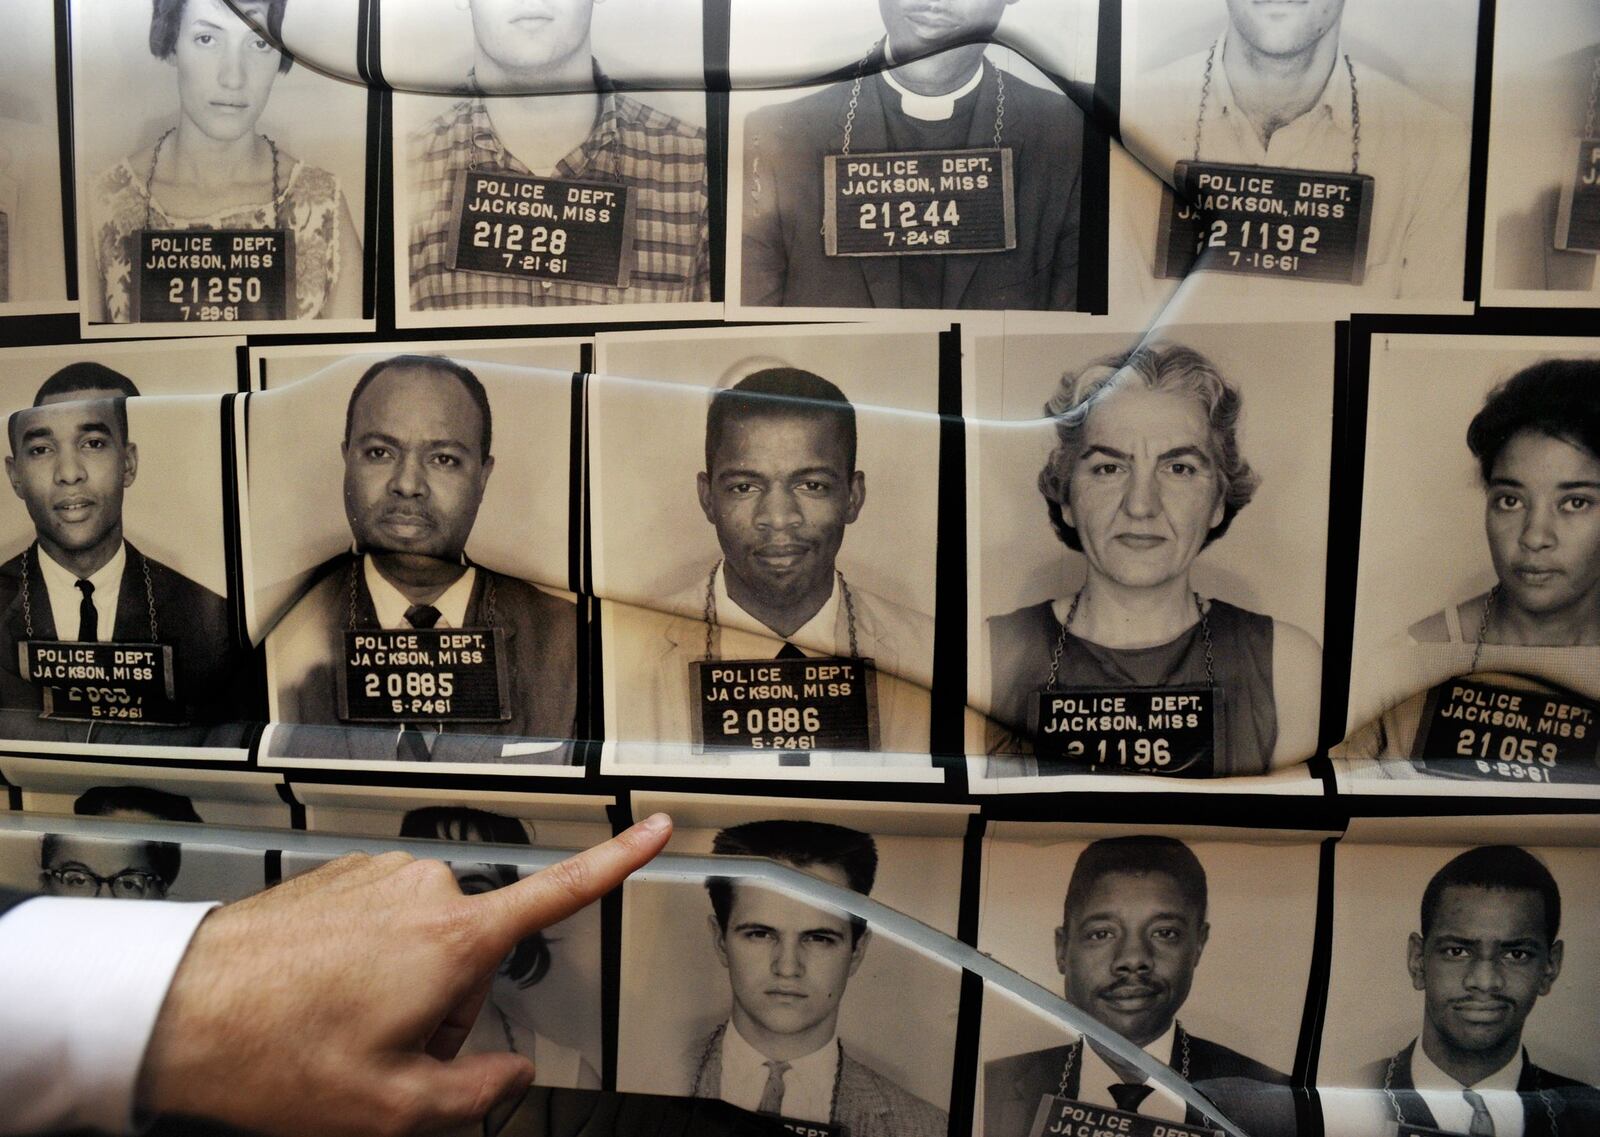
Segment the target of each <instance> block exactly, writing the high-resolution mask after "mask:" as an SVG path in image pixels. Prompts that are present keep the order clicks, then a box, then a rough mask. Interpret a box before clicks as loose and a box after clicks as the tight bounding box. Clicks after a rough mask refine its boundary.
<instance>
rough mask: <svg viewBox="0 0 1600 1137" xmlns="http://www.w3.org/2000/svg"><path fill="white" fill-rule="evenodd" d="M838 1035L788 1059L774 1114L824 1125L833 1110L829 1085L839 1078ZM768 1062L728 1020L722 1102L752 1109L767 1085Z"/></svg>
mask: <svg viewBox="0 0 1600 1137" xmlns="http://www.w3.org/2000/svg"><path fill="white" fill-rule="evenodd" d="M839 1057H840V1051H839V1042H838V1034H837V1033H834V1034H832V1035H829V1036H828V1041H826V1042H824V1043H823V1044H822V1045H821V1046H819V1047H817V1048H816V1049H815V1050H813V1051H812V1052H811V1053H809V1054H803V1055H801V1056H800V1057H799V1058H791V1059H789V1060H788V1061H789V1068H788V1069H787V1070H786V1071H785V1072H784V1075H783V1085H784V1090H783V1104H782V1105H781V1106H779V1108H778V1112H779V1114H781V1115H782V1116H784V1117H787V1118H790V1119H791V1120H794V1121H815V1122H820V1123H822V1124H827V1123H828V1122H829V1121H830V1120H832V1119H831V1118H830V1117H829V1116H828V1115H829V1113H830V1112H831V1110H832V1107H833V1086H834V1082H835V1081H836V1079H837V1078H838V1075H839ZM769 1061H770V1059H769V1058H768V1057H767V1056H766V1055H765V1054H763V1053H761V1051H759V1050H757V1049H756V1048H755V1047H754V1046H752V1045H750V1043H749V1042H748V1041H747V1040H746V1039H745V1037H744V1035H742V1034H740V1033H739V1028H738V1027H737V1026H736V1025H735V1024H734V1022H733V1020H732V1019H731V1018H730V1019H729V1020H728V1022H727V1023H726V1024H725V1025H724V1026H723V1028H722V1100H724V1101H729V1102H732V1104H734V1105H742V1104H743V1102H744V1101H745V1100H749V1101H750V1102H751V1104H750V1105H746V1106H745V1107H744V1108H746V1109H754V1108H755V1105H756V1104H758V1103H759V1102H760V1100H761V1091H762V1088H763V1087H765V1085H766V1083H767V1072H768V1067H767V1063H768V1062H769Z"/></svg>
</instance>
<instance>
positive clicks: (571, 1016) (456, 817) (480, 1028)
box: [283, 787, 611, 1090]
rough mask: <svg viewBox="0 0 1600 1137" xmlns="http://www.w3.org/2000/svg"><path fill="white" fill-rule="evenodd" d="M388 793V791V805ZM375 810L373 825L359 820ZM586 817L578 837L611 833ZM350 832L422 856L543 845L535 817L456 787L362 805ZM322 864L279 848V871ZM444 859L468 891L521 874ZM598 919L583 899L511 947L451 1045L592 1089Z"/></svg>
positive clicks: (597, 1048) (597, 1064)
mask: <svg viewBox="0 0 1600 1137" xmlns="http://www.w3.org/2000/svg"><path fill="white" fill-rule="evenodd" d="M344 788H346V789H349V788H351V787H344ZM508 796H509V795H508ZM398 802H399V799H398V798H397V799H395V800H394V802H393V803H392V804H398ZM602 817H603V814H602ZM378 818H381V819H382V822H381V826H372V825H370V824H366V823H365V822H366V821H370V820H372V819H378ZM588 824H589V827H590V829H591V834H590V835H588V836H584V837H582V838H581V841H582V843H583V844H585V845H588V844H593V843H594V842H596V841H602V840H605V839H606V838H607V837H609V836H610V835H611V827H610V826H609V825H608V824H602V825H599V826H596V825H594V824H593V823H588ZM350 832H353V833H360V834H362V835H364V836H368V835H370V836H374V837H387V838H394V837H399V838H401V839H403V840H405V841H407V842H408V844H407V847H406V848H407V851H408V852H410V853H411V854H412V855H413V856H416V857H428V856H429V855H430V850H429V848H428V845H427V842H430V841H450V842H457V843H468V844H476V843H485V844H492V845H513V846H534V845H537V846H540V847H544V846H547V845H549V844H550V842H549V840H548V839H547V834H546V832H545V829H544V826H542V825H539V824H536V823H530V822H529V821H528V820H526V819H525V818H524V817H521V816H517V815H516V814H514V813H512V812H509V811H502V809H501V807H500V804H499V803H498V802H490V801H488V800H484V799H482V798H481V797H480V798H479V800H478V801H477V802H475V803H472V802H469V800H468V799H467V798H466V797H465V796H464V795H455V796H453V797H450V798H448V799H441V801H440V803H438V804H428V805H424V804H412V805H411V807H410V808H407V809H405V810H404V811H403V812H399V813H390V814H383V813H372V815H371V818H369V819H364V823H363V825H362V827H361V828H357V829H352V830H350ZM483 855H484V856H485V857H493V856H494V852H493V851H492V850H485V851H484V854H483ZM325 863H326V859H325V858H321V857H312V856H309V855H307V854H305V853H298V852H285V853H284V854H283V878H284V879H285V880H289V879H290V878H292V877H295V876H299V875H301V874H303V873H306V872H310V871H312V870H313V869H316V868H318V867H320V866H321V865H323V864H325ZM448 864H449V865H450V868H451V870H452V871H453V872H454V874H455V877H456V883H457V884H459V885H460V887H461V891H462V892H464V893H466V894H467V895H469V896H471V895H481V894H482V893H485V892H491V891H493V890H495V889H498V888H504V887H506V886H507V885H511V884H515V883H516V882H517V880H518V879H520V878H521V877H522V876H523V875H525V870H522V869H519V868H518V867H517V866H516V865H508V864H500V863H496V862H494V861H492V860H484V861H459V860H458V861H450V862H448ZM600 920H601V917H600V908H599V905H594V904H591V905H589V906H587V907H584V908H580V909H579V910H578V911H577V912H574V913H573V914H572V915H571V916H569V917H568V918H567V919H565V920H562V921H560V922H558V923H555V924H551V925H550V926H549V927H547V928H544V929H542V930H540V931H537V932H534V933H533V934H532V935H530V936H528V937H527V938H526V939H524V940H522V941H520V942H519V943H518V944H517V945H516V946H515V947H514V948H512V949H511V952H510V953H509V954H508V955H507V956H506V958H505V960H504V961H503V962H502V963H501V965H500V966H499V968H497V969H496V971H495V973H494V976H493V978H492V979H491V980H490V986H489V990H488V994H487V996H486V997H485V999H484V1002H483V1007H482V1009H481V1010H480V1011H479V1012H478V1017H477V1018H476V1019H475V1020H474V1021H473V1023H472V1026H471V1028H470V1029H469V1030H468V1032H467V1035H466V1038H465V1040H464V1041H463V1042H462V1044H461V1050H460V1051H459V1053H461V1054H497V1053H507V1052H509V1053H513V1054H520V1055H522V1056H523V1057H524V1058H527V1059H529V1060H530V1061H532V1062H533V1066H534V1079H533V1084H534V1085H539V1086H557V1087H563V1088H567V1089H596V1090H597V1089H599V1088H600V1074H601V1065H602V1061H603V1058H602V1052H603V1046H604V1043H603V1032H604V1022H603V1012H602V1001H601V982H602V980H601V959H602V957H603V950H602V945H601V938H602V937H601V923H600Z"/></svg>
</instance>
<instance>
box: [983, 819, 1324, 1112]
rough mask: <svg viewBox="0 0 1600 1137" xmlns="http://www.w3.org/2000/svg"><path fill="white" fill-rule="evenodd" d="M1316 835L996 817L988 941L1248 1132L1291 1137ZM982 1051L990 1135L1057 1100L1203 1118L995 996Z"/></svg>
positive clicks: (988, 850)
mask: <svg viewBox="0 0 1600 1137" xmlns="http://www.w3.org/2000/svg"><path fill="white" fill-rule="evenodd" d="M1321 836H1322V835H1321V834H1307V833H1288V832H1281V833H1266V832H1261V831H1255V830H1235V831H1229V830H1223V829H1184V830H1177V829H1174V830H1170V831H1150V832H1139V833H1129V832H1127V830H1126V829H1125V828H1124V829H1121V830H1113V829H1112V828H1111V827H1108V826H1062V825H1054V824H1050V825H1041V824H1028V823H1021V822H1012V823H998V824H995V825H993V826H992V827H991V829H990V832H989V839H988V841H987V843H986V847H985V858H984V878H985V881H986V882H987V884H986V887H985V889H984V901H983V914H982V917H981V924H980V926H979V933H978V945H979V948H980V950H982V951H984V952H986V953H988V954H989V955H992V956H993V957H994V958H995V959H997V960H999V961H1000V962H1001V963H1004V964H1006V965H1007V966H1009V967H1012V968H1014V969H1016V970H1017V971H1018V972H1019V973H1020V974H1022V975H1024V976H1025V977H1027V978H1029V979H1032V980H1033V981H1035V982H1037V983H1039V984H1040V985H1041V986H1045V987H1048V988H1050V989H1052V990H1059V991H1061V992H1062V993H1063V996H1064V997H1065V999H1066V1000H1067V1001H1068V1002H1069V1003H1071V1004H1072V1005H1073V1006H1075V1007H1077V1008H1078V1009H1079V1010H1081V1011H1083V1012H1085V1013H1086V1014H1088V1015H1089V1016H1091V1017H1092V1018H1093V1019H1094V1020H1095V1021H1097V1022H1099V1023H1101V1024H1103V1025H1104V1026H1107V1027H1110V1028H1111V1029H1112V1030H1115V1031H1116V1032H1118V1033H1119V1034H1121V1035H1123V1036H1124V1037H1125V1038H1127V1039H1128V1040H1130V1041H1131V1042H1133V1043H1135V1044H1137V1045H1138V1046H1140V1047H1142V1048H1143V1049H1144V1050H1145V1051H1147V1052H1148V1053H1149V1054H1150V1056H1151V1057H1153V1058H1155V1059H1156V1060H1157V1061H1159V1062H1163V1063H1166V1064H1168V1065H1170V1066H1171V1067H1172V1069H1173V1070H1174V1071H1176V1072H1177V1073H1178V1074H1179V1075H1180V1076H1182V1077H1183V1078H1185V1079H1186V1080H1187V1081H1189V1082H1191V1083H1192V1084H1193V1085H1194V1086H1195V1088H1196V1089H1198V1090H1199V1091H1200V1092H1201V1093H1203V1094H1205V1095H1207V1096H1208V1097H1210V1098H1211V1100H1212V1101H1213V1102H1215V1103H1216V1105H1217V1106H1218V1107H1219V1108H1220V1109H1221V1110H1222V1111H1223V1112H1224V1113H1225V1114H1226V1115H1227V1117H1228V1118H1229V1119H1230V1120H1232V1121H1233V1122H1235V1123H1236V1124H1238V1125H1239V1126H1240V1127H1241V1128H1242V1129H1244V1130H1245V1131H1246V1132H1248V1133H1250V1134H1252V1135H1253V1137H1294V1135H1295V1133H1296V1132H1297V1130H1296V1127H1295V1125H1296V1122H1295V1101H1294V1099H1293V1095H1292V1093H1291V1091H1290V1090H1289V1075H1288V1071H1290V1070H1292V1069H1293V1067H1294V1060H1295V1049H1296V1045H1297V1043H1298V1039H1299V1035H1300V1018H1301V1013H1302V1010H1303V1008H1304V1004H1305V996H1306V988H1307V985H1308V984H1309V982H1310V976H1311V956H1312V951H1313V947H1314V942H1313V941H1314V936H1315V926H1316V896H1317V862H1318V856H1319V839H1320V837H1321ZM1262 975H1271V976H1273V977H1274V981H1273V983H1272V984H1270V985H1267V986H1266V987H1263V986H1262V985H1261V983H1260V978H1261V976H1262ZM991 1011H993V1012H994V1013H991ZM1030 1046H1037V1047H1038V1048H1036V1049H1035V1048H1027V1047H1030ZM979 1052H980V1058H981V1061H982V1067H981V1073H980V1077H979V1087H980V1088H979V1095H980V1096H979V1099H978V1102H979V1104H978V1112H977V1118H978V1124H977V1126H976V1127H975V1130H974V1132H976V1133H979V1134H981V1135H982V1137H1028V1134H1029V1133H1030V1132H1031V1125H1032V1122H1033V1119H1034V1115H1035V1113H1036V1112H1037V1111H1038V1109H1039V1107H1040V1102H1041V1098H1043V1097H1050V1096H1055V1097H1064V1098H1069V1099H1072V1100H1074V1101H1077V1102H1081V1103H1085V1104H1088V1105H1092V1106H1097V1107H1101V1108H1108V1107H1109V1108H1112V1109H1118V1110H1122V1111H1124V1112H1127V1113H1136V1114H1140V1115H1142V1116H1145V1117H1151V1118H1157V1119H1161V1120H1165V1121H1171V1122H1179V1123H1188V1124H1191V1125H1199V1124H1203V1118H1201V1117H1200V1116H1198V1115H1197V1114H1196V1113H1195V1111H1194V1110H1192V1109H1189V1108H1185V1106H1184V1105H1183V1104H1182V1103H1181V1102H1178V1101H1176V1100H1175V1099H1172V1098H1170V1097H1168V1096H1166V1095H1164V1094H1161V1093H1156V1092H1154V1087H1151V1086H1149V1085H1147V1084H1145V1079H1144V1078H1143V1077H1142V1076H1138V1075H1136V1074H1133V1073H1130V1072H1129V1071H1126V1070H1121V1069H1119V1066H1120V1065H1121V1063H1120V1062H1118V1061H1117V1060H1115V1059H1108V1058H1107V1057H1105V1056H1104V1055H1102V1054H1101V1053H1100V1052H1099V1051H1098V1050H1096V1049H1095V1048H1094V1047H1093V1046H1092V1045H1089V1044H1087V1043H1085V1042H1084V1041H1083V1040H1080V1039H1076V1038H1075V1037H1073V1036H1072V1035H1071V1032H1069V1031H1066V1030H1065V1028H1064V1027H1061V1026H1060V1025H1059V1024H1055V1023H1050V1024H1048V1025H1047V1024H1045V1023H1044V1022H1043V1021H1041V1020H1040V1019H1038V1018H1036V1017H1034V1016H1029V1015H1021V1014H1018V1013H1016V1012H1015V1011H1012V1010H1011V1009H1010V1007H1009V1003H1008V1001H1007V1000H997V999H986V1000H985V1011H984V1028H983V1035H982V1038H981V1041H980V1043H979Z"/></svg>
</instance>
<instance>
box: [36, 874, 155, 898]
mask: <svg viewBox="0 0 1600 1137" xmlns="http://www.w3.org/2000/svg"><path fill="white" fill-rule="evenodd" d="M45 875H46V876H47V877H49V878H50V879H51V880H53V881H55V883H56V887H57V889H58V890H59V891H60V892H62V893H63V894H65V895H67V896H99V895H100V892H101V890H102V889H104V890H105V892H106V894H107V895H108V896H110V897H111V898H112V899H113V900H145V899H148V898H151V897H154V898H155V899H157V900H159V899H161V898H162V897H164V896H166V894H167V882H166V881H164V880H162V879H161V878H160V877H159V876H156V875H155V874H154V873H147V872H140V871H139V870H138V869H123V870H122V871H121V872H119V873H113V874H112V875H111V876H100V875H99V874H97V873H92V872H90V871H89V870H88V869H85V868H78V867H72V868H65V869H46V870H45Z"/></svg>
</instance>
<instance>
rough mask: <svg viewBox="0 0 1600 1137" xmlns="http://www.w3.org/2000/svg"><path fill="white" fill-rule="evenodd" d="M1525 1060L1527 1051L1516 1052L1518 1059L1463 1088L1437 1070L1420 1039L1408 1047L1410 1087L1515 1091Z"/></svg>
mask: <svg viewBox="0 0 1600 1137" xmlns="http://www.w3.org/2000/svg"><path fill="white" fill-rule="evenodd" d="M1527 1061H1528V1052H1527V1051H1526V1050H1522V1051H1519V1053H1518V1056H1516V1057H1513V1058H1512V1059H1511V1060H1510V1061H1509V1062H1507V1063H1506V1064H1505V1065H1504V1066H1502V1067H1500V1069H1498V1070H1496V1071H1495V1072H1494V1073H1492V1074H1490V1075H1489V1076H1488V1077H1487V1078H1480V1079H1478V1080H1477V1081H1476V1082H1473V1083H1472V1085H1470V1086H1463V1085H1462V1084H1461V1083H1460V1082H1458V1081H1456V1079H1455V1078H1454V1077H1452V1076H1451V1075H1449V1074H1447V1073H1445V1072H1444V1071H1443V1070H1441V1069H1439V1066H1438V1064H1437V1063H1435V1062H1434V1060H1433V1059H1432V1058H1429V1057H1428V1052H1427V1051H1426V1050H1424V1049H1423V1048H1422V1039H1420V1038H1419V1039H1417V1040H1416V1042H1414V1043H1413V1044H1412V1046H1411V1084H1412V1085H1413V1086H1415V1087H1416V1088H1417V1089H1419V1090H1448V1091H1451V1092H1454V1093H1460V1092H1461V1091H1462V1090H1464V1089H1466V1090H1472V1091H1474V1092H1480V1093H1481V1092H1483V1091H1485V1090H1511V1091H1515V1090H1516V1088H1517V1084H1518V1083H1519V1082H1521V1081H1522V1067H1523V1066H1524V1065H1525V1064H1526V1063H1527Z"/></svg>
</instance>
